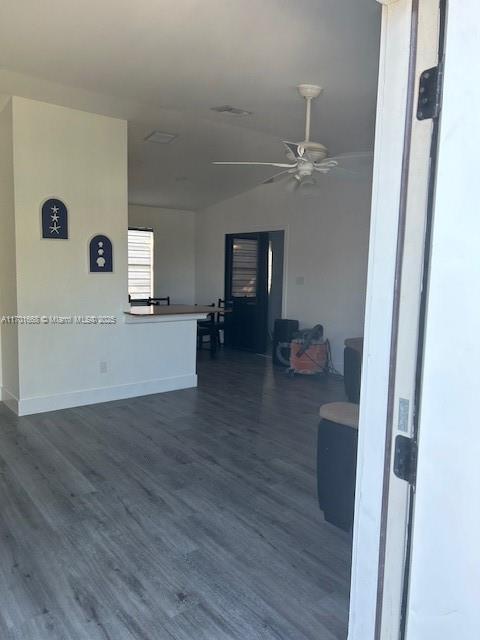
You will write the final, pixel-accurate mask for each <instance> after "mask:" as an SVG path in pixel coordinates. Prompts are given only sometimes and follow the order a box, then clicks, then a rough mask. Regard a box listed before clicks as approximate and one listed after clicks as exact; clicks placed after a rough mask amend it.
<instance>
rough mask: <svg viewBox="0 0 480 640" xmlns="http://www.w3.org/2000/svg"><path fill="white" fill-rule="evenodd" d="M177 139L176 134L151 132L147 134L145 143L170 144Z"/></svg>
mask: <svg viewBox="0 0 480 640" xmlns="http://www.w3.org/2000/svg"><path fill="white" fill-rule="evenodd" d="M176 137H177V134H176V133H165V132H164V131H152V133H149V134H148V136H147V137H146V138H144V141H145V142H156V143H157V144H170V142H172V140H175V138H176Z"/></svg>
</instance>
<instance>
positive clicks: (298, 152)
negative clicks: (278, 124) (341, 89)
mask: <svg viewBox="0 0 480 640" xmlns="http://www.w3.org/2000/svg"><path fill="white" fill-rule="evenodd" d="M297 89H298V92H299V93H300V95H301V96H302V97H303V98H305V102H306V115H305V140H303V142H287V141H285V140H284V141H283V145H284V147H285V151H286V156H287V159H288V160H290V162H289V163H283V162H213V163H212V164H221V165H263V166H268V167H278V168H280V169H282V171H280V173H277V174H275V175H274V176H272V177H271V178H268V179H267V180H265V181H264V182H263V183H262V184H272V183H273V182H278V181H279V180H284V179H285V178H288V177H290V178H292V179H291V180H289V181H288V183H287V184H288V186H289V188H290V189H292V190H296V189H297V188H298V187H303V186H305V185H316V184H317V183H316V180H315V177H316V175H317V174H326V173H330V172H333V173H335V174H338V175H350V176H355V175H357V172H356V171H355V170H353V171H352V167H351V166H350V167H349V169H347V168H346V167H345V166H342V165H345V164H346V163H347V162H348V163H349V164H351V163H352V161H353V163H354V164H355V163H356V164H358V165H359V163H361V162H362V161H364V160H367V159H371V157H372V154H371V153H370V152H352V153H343V154H341V155H338V156H335V157H329V156H328V150H327V148H326V147H325V146H324V145H323V144H320V143H319V142H313V141H312V140H310V119H311V108H312V100H313V99H314V98H318V96H319V95H320V93H321V92H322V87H319V86H318V85H316V84H300V85H298V87H297Z"/></svg>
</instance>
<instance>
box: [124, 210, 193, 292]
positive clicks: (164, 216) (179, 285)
mask: <svg viewBox="0 0 480 640" xmlns="http://www.w3.org/2000/svg"><path fill="white" fill-rule="evenodd" d="M195 215H196V214H195V212H194V211H183V210H182V211H180V210H176V209H163V208H161V207H145V206H140V205H132V204H131V205H129V206H128V224H129V226H132V227H150V228H151V229H153V234H154V238H153V251H154V257H153V271H154V273H153V289H154V294H155V296H157V297H162V296H170V299H171V303H172V304H193V302H194V300H195Z"/></svg>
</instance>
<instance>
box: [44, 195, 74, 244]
mask: <svg viewBox="0 0 480 640" xmlns="http://www.w3.org/2000/svg"><path fill="white" fill-rule="evenodd" d="M42 238H53V239H54V240H67V239H68V211H67V207H66V206H65V203H64V202H62V201H61V200H59V199H58V198H49V199H48V200H46V201H45V202H44V203H43V205H42Z"/></svg>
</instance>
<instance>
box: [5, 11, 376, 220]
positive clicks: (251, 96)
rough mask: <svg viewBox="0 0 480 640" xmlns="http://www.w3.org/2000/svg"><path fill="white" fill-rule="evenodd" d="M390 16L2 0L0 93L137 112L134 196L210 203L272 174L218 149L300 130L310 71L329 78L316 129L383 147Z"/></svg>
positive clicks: (325, 138)
mask: <svg viewBox="0 0 480 640" xmlns="http://www.w3.org/2000/svg"><path fill="white" fill-rule="evenodd" d="M379 17H380V13H379V5H378V3H377V2H376V0H134V1H132V0H81V2H65V0H42V1H41V2H39V1H38V0H2V2H1V3H0V68H1V70H0V92H2V93H8V94H12V93H16V94H18V95H25V96H28V97H32V98H37V99H41V100H50V101H53V102H57V103H59V104H65V105H67V106H72V107H76V108H81V109H87V110H92V111H95V112H99V113H106V114H109V115H113V116H117V117H123V118H127V119H128V120H129V199H130V201H131V202H134V203H137V204H148V205H158V206H165V207H171V208H178V209H201V208H203V207H205V206H208V205H209V204H212V203H214V202H218V201H220V200H222V199H225V198H227V197H230V196H232V195H234V194H236V193H240V192H241V191H244V190H246V189H249V188H251V187H253V186H255V185H256V184H257V183H258V182H259V181H261V180H263V179H264V178H266V177H268V176H269V175H272V172H271V171H270V170H269V169H268V168H267V169H264V168H255V167H253V168H252V167H248V168H247V167H245V168H242V167H239V168H231V167H215V166H212V165H211V164H210V163H211V161H212V160H264V161H265V160H267V161H268V160H273V161H282V160H283V159H284V156H283V152H282V147H281V145H280V144H279V141H280V140H281V139H291V140H301V139H303V126H304V105H303V103H302V100H301V99H300V98H299V97H298V94H297V93H296V90H295V86H296V85H297V84H299V83H301V82H310V83H317V84H321V85H322V86H323V87H324V93H323V94H322V96H321V97H320V98H319V100H317V101H316V102H315V103H314V107H313V123H312V137H313V139H315V140H316V141H319V142H322V143H324V144H326V145H327V147H328V148H329V150H330V151H331V152H332V153H333V154H335V153H341V152H345V151H350V150H366V149H371V148H372V144H373V142H372V141H373V126H374V113H375V97H376V78H377V64H378V46H379V45H378V41H379ZM222 104H231V105H234V106H236V107H240V108H244V109H247V110H249V111H253V115H252V116H247V117H244V118H238V117H235V116H230V115H228V114H220V113H215V112H213V111H211V110H210V107H212V106H216V105H222ZM153 129H159V130H161V131H166V132H171V133H176V134H178V138H177V139H176V140H175V141H174V142H173V143H171V144H170V145H158V144H153V143H150V144H147V143H144V142H143V138H144V137H145V136H146V135H147V134H148V133H150V132H151V131H152V130H153ZM179 179H180V180H179Z"/></svg>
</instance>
